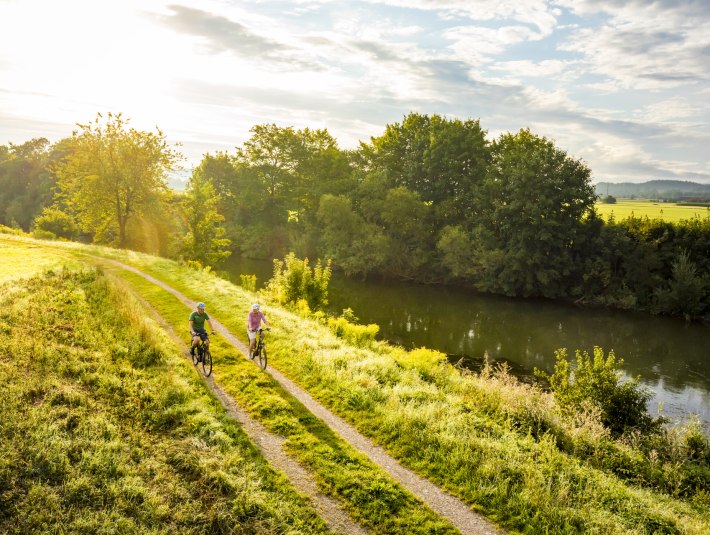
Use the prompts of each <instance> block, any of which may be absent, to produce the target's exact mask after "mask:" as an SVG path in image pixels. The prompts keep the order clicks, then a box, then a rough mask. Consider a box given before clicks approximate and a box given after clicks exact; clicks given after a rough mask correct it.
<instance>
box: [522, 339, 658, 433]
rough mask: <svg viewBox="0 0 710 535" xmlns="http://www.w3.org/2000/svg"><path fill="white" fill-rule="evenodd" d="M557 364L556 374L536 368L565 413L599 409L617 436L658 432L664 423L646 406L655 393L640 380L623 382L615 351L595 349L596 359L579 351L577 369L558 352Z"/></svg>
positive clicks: (608, 426) (563, 352) (560, 350)
mask: <svg viewBox="0 0 710 535" xmlns="http://www.w3.org/2000/svg"><path fill="white" fill-rule="evenodd" d="M555 356H556V358H557V361H556V363H555V372H554V373H553V374H552V375H548V374H547V373H545V372H543V371H540V370H538V369H537V368H536V369H535V375H536V376H538V377H542V378H544V379H547V380H548V381H549V383H550V389H551V390H552V393H553V395H554V397H555V401H557V404H558V405H559V406H560V408H561V409H562V411H563V412H566V413H568V414H569V415H571V416H574V414H576V413H578V412H583V411H589V410H590V409H591V408H597V409H599V411H600V413H601V420H602V423H603V424H604V426H605V427H606V428H607V429H609V430H610V431H611V433H612V434H613V435H614V436H617V437H618V436H621V435H622V434H624V433H625V432H627V431H630V430H632V429H637V430H639V431H640V432H642V433H655V432H658V431H659V430H660V427H661V425H662V424H663V422H664V420H663V419H662V418H656V419H654V418H652V417H651V416H650V415H649V414H648V410H647V408H646V403H647V402H648V401H649V400H650V399H651V396H652V394H651V392H649V391H648V390H647V389H644V388H643V387H641V386H640V385H639V383H638V380H637V379H634V380H631V381H621V371H620V367H621V366H622V365H623V362H624V361H623V360H622V359H619V360H617V359H616V356H615V355H614V352H613V351H609V354H608V355H607V356H605V355H604V350H603V349H602V348H600V347H595V348H594V353H593V356H592V357H590V356H589V353H588V352H586V351H584V352H582V351H580V350H577V351H576V361H577V366H576V368H575V369H574V371H573V370H572V366H571V364H570V361H569V360H568V358H567V350H566V349H559V350H557V351H556V352H555Z"/></svg>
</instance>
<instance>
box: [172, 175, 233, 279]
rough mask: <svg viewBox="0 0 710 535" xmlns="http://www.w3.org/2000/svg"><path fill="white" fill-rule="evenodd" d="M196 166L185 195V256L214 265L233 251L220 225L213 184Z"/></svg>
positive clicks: (203, 263) (221, 219) (222, 218)
mask: <svg viewBox="0 0 710 535" xmlns="http://www.w3.org/2000/svg"><path fill="white" fill-rule="evenodd" d="M201 171H202V170H201V168H199V167H198V168H197V169H196V170H195V172H194V173H193V175H192V178H191V179H190V183H189V187H188V190H187V193H186V196H185V216H186V219H187V228H188V233H187V235H186V236H185V238H184V240H183V256H184V257H185V258H188V259H190V260H197V261H198V262H200V263H201V264H202V265H205V266H215V265H217V264H219V263H220V262H221V261H223V260H225V259H226V258H227V257H228V256H229V255H230V254H231V253H230V251H229V250H228V249H227V248H228V247H229V245H230V243H231V242H230V240H229V239H227V238H225V237H224V234H225V230H224V227H222V226H221V223H222V222H223V221H224V217H223V216H222V215H221V214H220V213H219V212H217V209H216V208H217V205H218V203H219V198H218V196H217V195H216V194H215V191H214V186H212V184H211V183H210V182H208V181H207V180H205V178H204V177H203V176H202V172H201Z"/></svg>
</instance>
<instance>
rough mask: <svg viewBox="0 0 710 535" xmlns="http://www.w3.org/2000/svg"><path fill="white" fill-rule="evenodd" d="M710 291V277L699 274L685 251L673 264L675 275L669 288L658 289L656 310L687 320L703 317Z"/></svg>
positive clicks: (668, 285) (668, 284) (669, 283)
mask: <svg viewBox="0 0 710 535" xmlns="http://www.w3.org/2000/svg"><path fill="white" fill-rule="evenodd" d="M709 291H710V277H709V276H708V275H707V274H700V273H698V269H697V266H696V265H695V264H694V263H693V262H691V260H690V255H689V254H688V252H687V251H683V252H682V253H681V254H680V255H679V256H678V259H677V260H676V261H675V262H673V274H672V278H671V280H669V281H668V283H667V288H661V289H657V290H656V292H655V296H656V299H657V305H656V308H657V310H658V311H659V312H661V313H663V314H673V315H678V316H684V317H685V318H686V319H687V320H691V319H696V318H699V317H701V316H702V314H703V312H704V309H705V304H706V302H707V295H708V293H709Z"/></svg>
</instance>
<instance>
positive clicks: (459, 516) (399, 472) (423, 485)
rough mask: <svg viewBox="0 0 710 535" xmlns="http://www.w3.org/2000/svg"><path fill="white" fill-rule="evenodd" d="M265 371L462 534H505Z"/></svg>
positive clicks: (231, 338)
mask: <svg viewBox="0 0 710 535" xmlns="http://www.w3.org/2000/svg"><path fill="white" fill-rule="evenodd" d="M96 258H100V259H101V260H105V261H108V262H110V263H112V264H115V265H117V266H118V267H120V268H122V269H125V270H127V271H131V272H133V273H135V274H137V275H140V276H141V277H143V278H145V279H146V280H148V281H150V282H152V283H153V284H156V285H158V286H160V287H161V288H162V289H164V290H166V291H168V292H170V293H171V294H173V295H174V296H175V297H177V298H178V299H179V300H180V301H181V302H182V303H183V304H185V305H186V306H187V307H188V308H193V305H194V301H193V300H191V299H188V298H187V297H185V296H184V295H183V294H182V293H180V292H178V291H177V290H175V289H174V288H172V287H170V286H168V285H167V284H165V283H164V282H162V281H161V280H159V279H156V278H155V277H153V276H151V275H148V274H147V273H144V272H142V271H140V270H139V269H137V268H134V267H133V266H129V265H128V264H124V263H123V262H119V261H117V260H112V259H110V258H104V257H96ZM212 323H213V324H214V325H215V326H216V328H217V329H219V330H220V331H221V334H222V336H223V337H224V338H225V339H226V340H228V341H229V342H231V343H232V344H233V345H234V346H235V347H237V348H238V349H239V350H240V351H242V353H244V355H245V356H246V352H247V347H246V346H245V345H244V343H242V342H241V341H240V340H239V339H238V338H237V337H236V336H234V335H233V334H232V333H231V332H230V331H229V330H228V329H227V328H226V327H225V326H224V325H222V324H221V323H220V322H219V321H217V320H215V319H212ZM266 372H267V373H269V374H270V375H271V376H272V377H273V378H274V379H275V380H276V381H278V382H279V383H280V384H281V386H282V387H283V388H284V389H285V390H286V391H287V392H288V393H289V394H291V395H292V396H294V397H295V398H296V399H298V400H299V401H300V402H301V403H303V405H305V406H306V407H307V408H308V410H309V411H311V412H312V413H313V414H314V415H315V416H317V417H318V418H320V419H321V420H323V421H324V422H325V423H326V424H327V425H328V426H329V427H330V428H331V429H333V430H334V431H335V432H337V433H338V434H339V435H340V436H341V437H343V439H345V440H347V441H348V442H349V443H350V444H352V446H353V447H355V448H356V449H357V450H359V451H360V452H362V453H364V454H365V455H367V456H368V457H369V458H370V459H371V460H372V461H373V462H374V463H376V464H377V465H378V466H380V467H381V468H382V469H383V470H385V471H386V472H387V473H388V474H389V475H390V476H391V477H392V478H393V479H395V480H396V481H397V482H399V483H400V484H401V485H402V486H403V487H405V488H406V489H407V490H409V491H410V492H411V493H412V494H414V495H415V496H417V497H418V498H419V499H420V500H422V501H423V502H424V503H425V504H427V505H428V506H429V507H430V508H431V509H432V510H433V511H435V512H436V513H437V514H439V515H440V516H442V517H443V518H445V519H447V520H448V521H449V522H451V523H452V524H453V525H454V526H456V528H457V529H458V530H459V531H461V533H463V534H466V535H469V534H470V535H489V534H490V535H493V534H495V535H500V534H501V533H503V532H502V531H501V530H500V529H499V528H497V527H496V526H495V525H493V524H492V523H490V522H489V521H488V520H486V519H485V518H483V517H482V516H480V515H479V514H477V513H475V512H474V511H472V510H471V508H470V507H469V506H468V505H467V504H466V503H464V502H463V501H462V500H460V499H459V498H457V497H455V496H452V495H451V494H449V493H447V492H445V491H444V490H442V489H441V488H440V487H438V486H437V485H435V484H433V483H432V482H431V481H429V480H428V479H424V478H423V477H421V476H419V475H418V474H416V473H415V472H413V471H412V470H410V469H409V468H406V467H404V466H402V465H401V464H399V462H398V461H397V460H396V459H395V458H394V457H392V456H391V455H389V454H388V453H387V452H386V451H385V450H384V448H382V447H381V446H378V445H376V444H374V443H373V442H372V441H371V440H370V439H369V438H367V437H365V436H364V435H363V434H361V433H360V432H359V431H358V430H357V429H355V427H353V426H352V425H351V424H349V423H348V422H346V421H345V420H343V419H342V418H340V417H339V416H336V415H335V414H333V413H332V412H331V411H330V410H328V409H327V408H325V407H324V406H323V405H321V404H320V403H319V402H318V401H316V400H315V399H314V398H313V397H312V396H311V395H310V394H308V393H307V392H306V391H305V390H303V389H302V388H301V387H300V386H298V385H297V384H296V383H294V382H293V381H291V380H290V379H289V378H287V377H286V376H284V375H283V374H282V373H280V372H279V371H278V370H275V369H273V368H272V367H271V366H269V367H268V368H267V369H266ZM213 383H214V381H213ZM214 384H215V386H216V387H217V388H219V387H218V386H217V385H216V383H214ZM220 390H221V389H220ZM218 395H219V394H218ZM222 395H223V396H224V397H225V398H226V399H228V400H231V398H229V396H227V395H226V394H225V393H224V392H223V391H222ZM220 399H222V397H221V396H220ZM231 405H233V406H234V407H236V405H235V404H234V401H233V400H231ZM242 412H243V411H242ZM247 416H248V415H247ZM249 418H250V417H249ZM240 423H241V421H240ZM259 425H260V424H259Z"/></svg>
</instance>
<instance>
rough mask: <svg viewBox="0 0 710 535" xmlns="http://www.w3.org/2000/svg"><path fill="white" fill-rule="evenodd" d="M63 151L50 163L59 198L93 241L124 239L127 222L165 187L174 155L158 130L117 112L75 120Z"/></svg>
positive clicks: (123, 244)
mask: <svg viewBox="0 0 710 535" xmlns="http://www.w3.org/2000/svg"><path fill="white" fill-rule="evenodd" d="M79 128H80V130H79V132H74V135H73V136H72V138H71V140H70V141H68V146H69V153H68V154H67V156H66V157H65V158H64V159H62V160H61V161H60V162H58V163H57V164H56V165H55V166H54V172H55V173H56V175H57V177H58V182H57V185H58V187H59V190H60V201H61V203H62V205H63V206H65V208H66V210H67V211H68V212H70V213H72V214H74V215H75V216H76V217H77V220H78V222H79V224H80V225H81V227H82V230H84V231H85V232H88V233H91V234H93V235H94V236H95V239H96V240H97V241H103V242H107V243H115V244H116V245H118V246H119V247H126V245H127V244H128V238H129V236H128V233H127V229H128V223H129V221H131V220H132V219H133V218H135V217H137V216H140V215H141V214H143V213H145V211H146V209H147V208H148V207H150V206H155V205H156V204H155V202H154V201H155V200H156V198H158V197H159V196H160V195H161V194H162V193H163V192H164V191H165V190H166V187H167V185H166V182H165V177H166V173H167V172H168V171H170V170H172V169H173V168H174V167H175V165H176V164H177V162H178V161H179V159H180V155H179V153H177V152H176V151H175V150H173V149H172V148H171V147H170V146H169V145H168V143H167V141H166V139H165V136H164V134H163V133H162V132H161V131H160V130H158V131H157V132H156V133H152V132H143V131H138V130H135V129H133V128H128V120H126V119H123V117H122V116H121V114H117V115H114V114H109V115H108V117H107V118H106V120H105V121H104V120H103V117H102V116H101V114H99V115H98V116H97V117H96V119H95V120H94V121H93V122H92V123H89V124H82V125H79Z"/></svg>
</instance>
